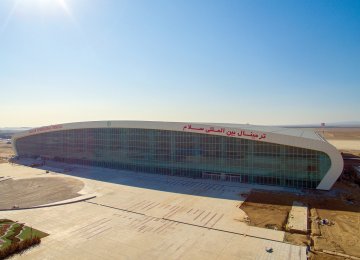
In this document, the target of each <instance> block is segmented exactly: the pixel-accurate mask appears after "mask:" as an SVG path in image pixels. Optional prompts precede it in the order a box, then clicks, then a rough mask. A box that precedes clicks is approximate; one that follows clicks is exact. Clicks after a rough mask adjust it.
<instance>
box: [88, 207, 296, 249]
mask: <svg viewBox="0 0 360 260" xmlns="http://www.w3.org/2000/svg"><path fill="white" fill-rule="evenodd" d="M84 202H85V203H90V204H94V205H98V206H102V207H107V208H111V209H116V210H120V211H125V212H130V213H133V214H137V215H142V216H147V217H153V216H149V215H146V214H144V213H139V212H135V211H130V210H126V209H122V208H117V207H113V206H108V205H105V204H100V203H95V202H91V201H84ZM222 217H223V215H221V216H220V218H219V219H218V221H219V220H220V219H221V218H222ZM153 218H157V219H161V220H165V221H170V222H173V223H179V224H183V225H188V226H193V227H198V228H203V229H208V230H214V231H219V232H224V233H228V234H234V235H239V236H245V237H252V238H258V239H261V240H266V241H272V242H277V243H284V244H289V245H292V244H291V243H289V242H286V241H279V240H276V239H271V238H265V237H260V236H255V235H250V234H246V233H239V232H235V231H229V230H224V229H219V228H214V227H206V226H201V225H197V224H192V223H188V222H183V221H178V220H173V219H169V218H158V217H153ZM216 223H217V221H216V222H215V224H216ZM215 224H214V225H215ZM164 225H166V224H164ZM214 225H213V226H214ZM162 227H164V226H162ZM155 231H156V230H155Z"/></svg>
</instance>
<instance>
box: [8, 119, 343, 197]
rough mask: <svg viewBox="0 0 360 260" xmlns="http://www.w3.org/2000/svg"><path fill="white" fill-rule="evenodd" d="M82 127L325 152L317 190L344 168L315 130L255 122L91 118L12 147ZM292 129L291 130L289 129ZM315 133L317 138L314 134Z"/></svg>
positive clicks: (35, 131)
mask: <svg viewBox="0 0 360 260" xmlns="http://www.w3.org/2000/svg"><path fill="white" fill-rule="evenodd" d="M81 128H143V129H159V130H170V131H186V132H194V133H201V134H209V135H218V136H228V137H233V138H242V139H249V140H257V141H262V142H268V143H274V144H281V145H288V146H295V147H299V148H305V149H311V150H316V151H321V152H324V153H326V154H327V155H328V156H329V157H330V160H331V167H330V169H329V171H328V173H327V174H326V175H325V177H324V178H323V180H322V181H321V182H320V184H319V185H318V187H317V188H318V189H323V190H328V189H330V188H331V187H332V185H333V184H334V183H335V181H336V180H337V178H338V177H339V176H340V174H341V172H342V169H343V160H342V157H341V154H340V153H339V151H338V150H337V149H336V148H335V147H334V146H332V145H331V144H329V143H328V142H326V141H325V140H324V139H323V138H321V137H319V135H317V134H316V133H315V132H314V131H311V132H312V133H313V135H312V134H310V135H308V134H306V135H305V134H304V132H303V130H299V129H294V131H289V129H288V128H279V127H268V126H255V125H236V126H234V125H233V124H216V123H215V124H203V123H189V122H160V121H90V122H77V123H66V124H58V125H50V126H44V127H40V128H33V129H30V130H27V131H24V132H21V133H17V134H15V135H14V136H13V137H12V143H13V147H14V150H15V152H16V154H17V151H16V145H15V144H16V140H17V139H18V138H21V137H25V136H31V135H35V134H40V133H47V132H54V131H60V130H71V129H81ZM290 130H293V129H290ZM314 136H316V137H314Z"/></svg>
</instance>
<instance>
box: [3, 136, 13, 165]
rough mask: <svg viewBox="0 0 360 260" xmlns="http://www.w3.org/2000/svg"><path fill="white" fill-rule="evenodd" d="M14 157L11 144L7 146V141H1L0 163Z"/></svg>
mask: <svg viewBox="0 0 360 260" xmlns="http://www.w3.org/2000/svg"><path fill="white" fill-rule="evenodd" d="M13 155H14V151H13V149H12V145H11V144H6V142H5V141H3V140H0V163H4V162H7V158H10V157H11V156H13Z"/></svg>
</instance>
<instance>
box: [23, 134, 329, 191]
mask: <svg viewBox="0 0 360 260" xmlns="http://www.w3.org/2000/svg"><path fill="white" fill-rule="evenodd" d="M16 146H17V151H18V153H19V156H26V157H34V158H36V157H43V158H47V159H54V160H57V161H62V162H68V163H77V164H84V165H92V166H100V167H108V168H117V169H128V170H132V171H141V172H148V173H159V174H169V175H177V176H186V177H192V178H207V177H209V176H210V177H211V178H214V177H215V179H216V178H218V179H222V180H227V181H239V182H245V183H258V184H267V185H279V186H289V187H298V188H315V187H316V186H317V185H318V184H319V182H320V181H321V179H322V178H323V177H324V175H325V174H326V172H327V171H328V170H329V168H330V158H329V157H328V156H327V155H326V154H325V153H323V152H320V151H315V150H310V149H304V148H297V147H293V146H286V145H280V144H272V143H267V142H261V141H254V140H247V139H240V138H233V137H223V136H214V135H205V134H198V133H189V132H178V131H167V130H151V129H133V128H91V129H75V130H62V131H55V132H50V133H42V134H36V135H32V136H28V137H23V138H19V139H18V140H17V141H16Z"/></svg>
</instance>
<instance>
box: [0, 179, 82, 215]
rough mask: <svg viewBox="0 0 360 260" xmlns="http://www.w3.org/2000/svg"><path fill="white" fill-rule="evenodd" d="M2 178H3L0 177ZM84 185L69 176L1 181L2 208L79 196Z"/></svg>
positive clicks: (0, 202)
mask: <svg viewBox="0 0 360 260" xmlns="http://www.w3.org/2000/svg"><path fill="white" fill-rule="evenodd" d="M0 180H1V179H0ZM83 187H84V183H83V182H82V181H80V180H77V179H74V178H68V177H41V178H31V179H20V180H12V179H9V180H3V181H0V209H11V208H12V207H13V206H14V205H17V206H18V207H20V208H26V207H32V206H37V205H42V204H47V203H52V202H57V201H62V200H66V199H71V198H75V197H78V196H79V194H78V192H79V191H80V190H81V189H82V188H83Z"/></svg>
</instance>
